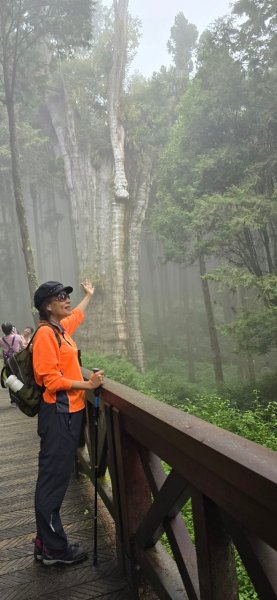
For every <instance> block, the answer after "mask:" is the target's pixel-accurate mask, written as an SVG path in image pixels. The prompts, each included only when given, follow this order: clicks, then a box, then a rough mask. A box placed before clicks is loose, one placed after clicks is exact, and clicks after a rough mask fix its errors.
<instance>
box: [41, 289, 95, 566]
mask: <svg viewBox="0 0 277 600" xmlns="http://www.w3.org/2000/svg"><path fill="white" fill-rule="evenodd" d="M81 286H82V288H83V290H84V292H85V296H84V298H83V299H82V300H81V302H80V303H79V304H78V306H77V307H76V308H74V309H73V310H72V309H71V306H70V294H71V292H72V291H73V289H72V287H69V286H68V287H65V286H64V285H63V284H62V283H59V282H58V281H47V282H46V283H43V284H42V285H41V286H40V287H39V288H38V289H37V290H36V292H35V295H34V304H35V307H36V308H37V309H38V311H39V316H40V321H41V324H43V323H45V325H46V326H45V327H40V328H39V329H38V331H37V333H36V335H35V337H34V341H33V368H34V375H35V379H36V382H37V384H38V385H39V386H42V387H43V388H44V391H43V397H42V401H41V405H40V409H39V414H38V434H39V436H40V438H41V443H40V453H39V468H38V479H37V485H36V493H35V511H36V523H37V536H36V539H35V550H34V556H35V559H36V560H42V562H43V563H44V564H45V565H53V564H57V563H64V564H73V563H76V562H81V561H82V560H85V559H86V558H87V554H86V553H85V552H84V550H83V548H82V547H81V546H80V545H79V544H69V543H68V540H67V537H66V534H65V532H64V529H63V526H62V523H61V519H60V508H61V504H62V501H63V499H64V496H65V492H66V490H67V487H68V484H69V480H70V475H71V472H72V469H73V464H74V456H75V452H76V449H77V447H78V442H79V437H80V431H81V424H82V419H83V411H84V407H85V403H84V396H85V391H86V390H93V389H95V388H97V387H99V386H100V385H101V384H102V383H103V376H104V373H103V371H99V372H98V373H92V374H91V376H90V379H89V380H88V381H84V380H83V377H82V373H81V369H80V365H79V362H78V349H77V346H76V344H75V342H74V341H73V339H72V338H71V335H72V334H73V333H74V331H75V330H76V329H77V327H78V326H79V325H80V324H81V322H82V321H83V319H84V311H85V309H86V308H87V306H88V304H89V302H90V300H91V298H92V296H93V293H94V288H93V287H92V285H91V284H90V283H89V282H87V281H86V282H85V283H82V284H81ZM49 325H50V327H49ZM53 328H54V329H55V332H56V333H58V335H59V336H60V344H59V343H58V341H57V338H56V335H55V333H54V330H53Z"/></svg>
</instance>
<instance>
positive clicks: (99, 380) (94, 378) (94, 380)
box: [88, 371, 105, 390]
mask: <svg viewBox="0 0 277 600" xmlns="http://www.w3.org/2000/svg"><path fill="white" fill-rule="evenodd" d="M104 376H105V373H104V371H97V372H96V373H91V375H90V378H89V380H88V383H90V387H89V389H90V390H95V389H96V388H98V387H100V386H101V385H102V384H103V381H104Z"/></svg>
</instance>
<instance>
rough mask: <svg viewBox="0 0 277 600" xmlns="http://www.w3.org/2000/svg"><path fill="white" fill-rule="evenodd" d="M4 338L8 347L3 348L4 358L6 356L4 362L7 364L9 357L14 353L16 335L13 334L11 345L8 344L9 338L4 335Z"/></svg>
mask: <svg viewBox="0 0 277 600" xmlns="http://www.w3.org/2000/svg"><path fill="white" fill-rule="evenodd" d="M2 340H3V342H4V344H6V348H3V358H4V363H5V365H6V364H7V362H8V360H9V358H11V356H12V355H13V354H14V348H13V345H14V340H15V335H14V336H13V339H12V343H11V345H10V344H8V342H7V340H6V339H5V338H4V337H2Z"/></svg>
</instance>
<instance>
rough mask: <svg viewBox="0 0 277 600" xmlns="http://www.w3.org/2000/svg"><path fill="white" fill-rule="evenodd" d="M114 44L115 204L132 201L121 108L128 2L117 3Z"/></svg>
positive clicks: (111, 91) (111, 114) (111, 118)
mask: <svg viewBox="0 0 277 600" xmlns="http://www.w3.org/2000/svg"><path fill="white" fill-rule="evenodd" d="M113 6H114V17H115V19H114V24H115V25H114V44H113V59H112V67H111V71H110V76H109V86H108V112H109V127H110V138H111V145H112V150H113V157H114V194H115V200H116V201H118V202H125V201H126V200H128V199H129V192H128V184H127V179H126V175H125V152H124V128H123V125H122V123H121V121H120V106H121V96H122V87H123V82H124V75H125V68H126V60H127V24H128V0H114V2H113Z"/></svg>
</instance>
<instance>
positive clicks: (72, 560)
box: [42, 544, 88, 566]
mask: <svg viewBox="0 0 277 600" xmlns="http://www.w3.org/2000/svg"><path fill="white" fill-rule="evenodd" d="M87 558H88V555H87V553H86V552H85V551H84V549H83V547H82V546H81V545H79V544H78V545H75V544H72V545H69V546H68V549H67V551H66V552H64V553H63V554H57V555H56V556H51V555H50V554H48V552H47V550H46V548H43V552H42V562H43V564H44V565H47V566H51V565H58V564H62V565H73V564H76V563H80V562H82V561H83V560H86V559H87Z"/></svg>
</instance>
